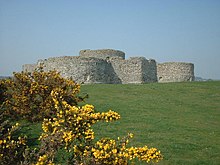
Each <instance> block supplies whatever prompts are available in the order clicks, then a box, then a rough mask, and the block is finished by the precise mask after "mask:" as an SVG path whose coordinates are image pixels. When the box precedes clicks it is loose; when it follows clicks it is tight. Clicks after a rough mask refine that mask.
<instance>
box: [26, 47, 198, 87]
mask: <svg viewBox="0 0 220 165" xmlns="http://www.w3.org/2000/svg"><path fill="white" fill-rule="evenodd" d="M40 65H41V66H43V68H44V71H49V70H54V69H55V70H57V71H58V72H60V73H61V75H62V76H63V77H66V78H69V77H72V78H73V79H74V80H75V81H77V82H78V83H86V84H90V83H105V84H129V83H135V84H140V83H147V82H181V81H193V80H194V65H193V64H191V63H182V62H169V63H162V64H157V63H156V61H155V60H153V59H149V60H148V59H146V58H144V57H131V58H129V59H127V60H126V59H125V53H124V52H122V51H119V50H112V49H102V50H81V51H80V53H79V56H63V57H52V58H48V59H45V60H39V61H38V62H37V63H36V64H25V65H23V71H28V72H32V71H33V70H34V69H35V68H37V67H38V66H40Z"/></svg>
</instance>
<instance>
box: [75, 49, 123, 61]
mask: <svg viewBox="0 0 220 165" xmlns="http://www.w3.org/2000/svg"><path fill="white" fill-rule="evenodd" d="M79 56H80V57H86V58H89V57H94V58H100V59H104V60H106V59H108V58H110V57H119V58H122V59H125V53H124V52H122V51H119V50H113V49H100V50H89V49H87V50H81V51H80V52H79Z"/></svg>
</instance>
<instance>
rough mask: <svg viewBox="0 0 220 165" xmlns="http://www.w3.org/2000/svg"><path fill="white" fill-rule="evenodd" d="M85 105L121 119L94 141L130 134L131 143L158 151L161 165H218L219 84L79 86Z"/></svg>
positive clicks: (101, 128)
mask: <svg viewBox="0 0 220 165" xmlns="http://www.w3.org/2000/svg"><path fill="white" fill-rule="evenodd" d="M81 91H82V92H81V93H88V94H89V96H90V98H89V99H88V100H87V103H90V104H93V105H95V107H96V109H97V110H98V111H107V110H109V109H112V110H114V111H116V112H118V113H120V114H121V119H120V120H119V121H117V122H114V123H110V124H109V123H100V124H97V125H96V126H95V127H94V129H95V130H96V131H95V132H96V136H97V137H106V136H107V137H115V138H116V137H118V136H124V135H126V134H127V133H128V132H132V133H134V135H135V136H134V138H133V140H132V142H131V143H132V144H134V145H135V146H143V145H148V146H149V147H156V148H159V149H160V150H161V152H162V153H163V155H164V160H163V161H161V162H160V163H159V164H178V165H179V164H207V165H208V164H219V162H220V81H215V82H214V81H213V82H192V83H167V84H158V83H152V84H144V85H107V84H96V85H83V86H82V90H81Z"/></svg>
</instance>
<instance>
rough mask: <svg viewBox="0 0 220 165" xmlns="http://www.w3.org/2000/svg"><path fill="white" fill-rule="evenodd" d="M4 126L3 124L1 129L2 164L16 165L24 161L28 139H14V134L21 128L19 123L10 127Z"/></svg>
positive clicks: (0, 159) (0, 151)
mask: <svg viewBox="0 0 220 165" xmlns="http://www.w3.org/2000/svg"><path fill="white" fill-rule="evenodd" d="M1 122H2V121H1ZM3 125H4V124H3V123H1V127H0V164H15V163H17V161H19V160H22V153H23V151H24V150H25V148H26V138H25V137H21V136H19V137H18V138H14V137H12V135H13V132H15V131H16V130H17V129H18V127H19V124H18V123H16V124H15V125H12V126H9V127H8V126H6V125H5V126H3ZM2 126H3V127H2Z"/></svg>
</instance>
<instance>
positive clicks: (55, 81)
mask: <svg viewBox="0 0 220 165" xmlns="http://www.w3.org/2000/svg"><path fill="white" fill-rule="evenodd" d="M2 83H3V82H2ZM3 85H4V87H6V88H7V91H6V92H5V94H6V96H7V98H6V101H5V107H6V108H7V110H8V113H9V114H10V116H11V117H12V116H14V117H20V118H25V119H28V120H29V121H32V122H35V121H42V120H43V119H44V118H51V117H52V116H53V115H54V113H56V109H55V108H54V102H53V100H52V98H51V95H50V93H51V91H52V90H54V89H55V88H60V89H62V90H60V92H61V93H60V95H62V96H63V98H64V99H65V100H66V101H68V102H69V103H70V104H71V105H75V104H77V103H78V102H79V101H80V99H79V98H78V97H77V94H78V93H79V89H80V85H79V84H77V83H76V82H74V81H72V80H70V79H65V78H63V77H62V76H61V75H60V74H59V73H58V72H56V71H49V72H44V71H43V70H42V68H39V69H38V70H35V71H34V72H32V73H29V72H21V73H14V76H13V78H12V79H7V80H6V81H4V84H3Z"/></svg>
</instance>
